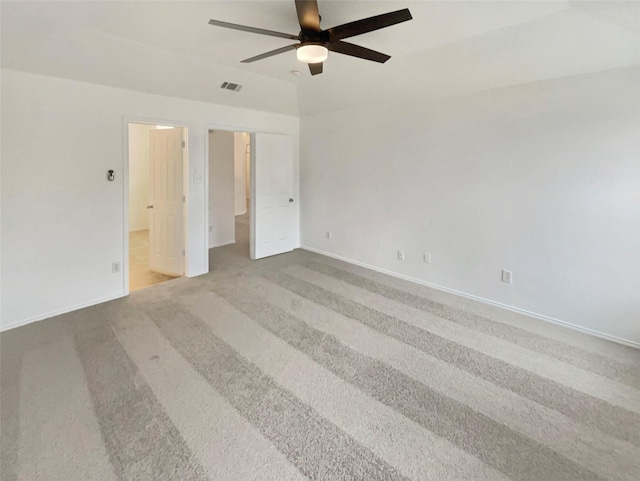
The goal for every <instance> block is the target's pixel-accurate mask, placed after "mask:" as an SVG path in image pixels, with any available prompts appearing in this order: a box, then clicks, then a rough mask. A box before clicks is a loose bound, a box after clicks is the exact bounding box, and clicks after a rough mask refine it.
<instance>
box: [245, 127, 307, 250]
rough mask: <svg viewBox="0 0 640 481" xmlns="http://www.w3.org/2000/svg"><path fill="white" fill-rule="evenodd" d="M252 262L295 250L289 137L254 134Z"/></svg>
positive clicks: (291, 144)
mask: <svg viewBox="0 0 640 481" xmlns="http://www.w3.org/2000/svg"><path fill="white" fill-rule="evenodd" d="M251 161H252V165H251V171H252V172H253V176H252V179H251V183H252V189H253V192H255V195H252V196H251V205H252V208H251V224H252V227H253V228H252V229H251V247H250V251H251V252H250V254H251V258H252V259H260V258H262V257H268V256H272V255H275V254H282V253H283V252H289V251H292V250H293V248H294V237H293V234H294V227H295V225H294V216H293V214H294V205H295V202H297V199H294V198H293V141H292V139H291V137H289V136H286V135H274V134H254V135H253V136H252V139H251Z"/></svg>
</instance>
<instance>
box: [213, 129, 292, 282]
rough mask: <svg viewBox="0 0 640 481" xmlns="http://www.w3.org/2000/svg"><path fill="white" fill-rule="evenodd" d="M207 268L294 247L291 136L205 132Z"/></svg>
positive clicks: (272, 253)
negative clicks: (207, 210) (207, 163)
mask: <svg viewBox="0 0 640 481" xmlns="http://www.w3.org/2000/svg"><path fill="white" fill-rule="evenodd" d="M207 140H208V143H207V145H208V161H209V175H208V179H207V180H208V192H209V199H208V200H209V215H208V221H209V249H210V250H209V270H213V269H214V268H215V267H216V265H226V264H228V263H230V262H231V263H233V262H236V261H240V260H241V258H242V259H252V260H255V259H261V258H263V257H269V256H273V255H278V254H283V253H285V252H290V251H292V250H293V249H294V248H295V238H296V235H295V229H296V226H297V221H296V218H295V215H296V212H297V205H296V199H295V198H294V194H293V193H294V173H293V165H294V162H293V159H294V150H293V149H294V147H293V140H292V138H291V137H290V136H287V135H280V134H267V133H257V132H254V133H251V134H248V133H246V132H237V131H236V132H234V131H227V130H217V129H216V130H209V131H208V139H207Z"/></svg>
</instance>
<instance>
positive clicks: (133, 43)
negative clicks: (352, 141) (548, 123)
mask: <svg viewBox="0 0 640 481" xmlns="http://www.w3.org/2000/svg"><path fill="white" fill-rule="evenodd" d="M319 5H320V12H321V15H322V26H323V28H328V27H331V26H334V25H337V24H341V23H345V22H349V21H353V20H357V19H359V18H363V17H368V16H371V15H376V14H379V13H384V12H388V11H393V10H397V9H400V8H405V7H408V8H409V9H410V10H411V13H412V15H413V17H414V20H412V21H410V22H406V23H403V24H399V25H395V26H393V27H390V28H387V29H384V30H379V31H376V32H372V33H369V34H365V35H362V36H359V37H354V38H351V39H349V41H350V42H353V43H358V44H361V45H363V46H366V47H369V48H373V49H375V50H379V51H382V52H384V53H387V54H389V55H391V56H392V58H391V60H389V61H388V62H387V63H386V64H383V65H381V64H376V63H373V62H367V61H363V60H360V59H356V58H351V57H345V56H342V55H339V54H330V57H329V59H328V60H327V62H326V63H325V69H324V73H323V74H322V75H318V76H315V77H311V76H310V75H309V73H308V71H307V70H306V66H305V65H304V64H301V63H299V62H298V61H297V60H296V57H295V52H293V51H291V52H288V53H285V54H282V55H280V56H277V57H272V58H269V59H265V60H262V61H259V62H256V63H252V64H241V63H240V60H242V59H244V58H247V57H251V56H254V55H257V54H259V53H262V52H266V51H268V50H272V49H275V48H278V47H281V46H284V45H287V44H289V43H292V42H290V41H288V40H285V39H278V38H272V37H265V36H260V35H255V34H251V33H246V32H239V31H234V30H228V29H223V28H219V27H212V26H210V25H208V24H207V22H208V20H209V19H210V18H216V19H219V20H224V21H228V22H233V23H240V24H245V25H251V26H256V27H261V28H266V29H270V30H277V31H283V32H289V33H293V34H297V33H298V30H299V28H298V25H297V18H296V13H295V7H294V4H293V1H292V0H286V1H272V0H265V1H253V2H247V1H230V0H227V1H189V2H185V1H182V2H173V1H138V2H135V1H70V2H59V1H44V2H32V1H19V2H13V1H2V66H3V67H6V68H14V69H18V70H25V71H31V72H35V73H41V74H47V75H54V76H59V77H65V78H74V79H78V80H83V81H88V82H94V83H101V84H105V85H111V86H115V87H123V88H132V89H137V90H144V91H148V92H152V93H158V94H163V95H172V96H183V97H186V98H190V99H194V100H203V101H209V102H215V103H222V104H230V105H237V106H240V107H247V108H256V109H260V110H271V111H275V112H280V113H286V114H294V115H297V114H300V115H309V114H312V113H315V112H325V111H331V110H339V109H343V108H347V107H350V106H355V105H361V104H366V103H371V102H387V101H398V100H400V101H404V100H411V99H412V98H415V97H416V96H420V97H425V96H427V97H441V96H444V95H457V94H462V93H466V92H471V91H476V90H482V89H490V88H496V87H502V86H507V85H514V84H519V83H525V82H533V81H538V80H543V79H549V78H556V77H562V76H567V75H576V74H581V73H588V72H595V71H599V70H606V69H611V68H618V67H625V66H630V65H636V64H639V63H640V2H636V1H633V2H590V1H589V2H573V1H570V2H568V1H566V0H559V1H542V2H533V1H510V2H489V1H466V2H462V1H441V2H433V1H417V2H416V1H403V0H396V1H371V0H369V1H358V2H355V1H354V2H351V1H331V0H320V1H319ZM292 70H300V71H302V75H300V76H297V77H296V76H293V75H292V74H291V71H292ZM224 80H228V81H234V82H239V83H242V84H243V85H244V88H243V90H242V91H241V92H240V93H233V92H228V91H222V90H220V89H219V88H218V86H219V84H220V83H221V82H222V81H224Z"/></svg>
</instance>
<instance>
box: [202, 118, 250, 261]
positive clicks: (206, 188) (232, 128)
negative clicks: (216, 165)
mask: <svg viewBox="0 0 640 481" xmlns="http://www.w3.org/2000/svg"><path fill="white" fill-rule="evenodd" d="M211 130H221V131H223V132H246V133H248V134H249V137H250V142H251V145H253V143H254V138H255V137H254V134H255V133H256V132H257V130H256V129H254V128H249V127H242V126H239V125H221V124H206V125H205V129H204V138H205V143H204V144H205V145H204V159H205V162H204V178H205V182H204V198H205V199H206V204H207V206H206V209H205V214H204V216H205V217H204V221H205V225H206V226H207V228H206V229H205V239H204V243H205V246H206V248H207V255H206V259H207V266H208V269H209V270H210V269H211V266H210V265H209V234H210V233H209V208H210V206H209V132H210V131H211ZM253 150H254V149H253V147H252V148H251V165H250V169H249V185H250V189H249V198H250V200H251V205H250V206H249V250H251V243H252V242H253V233H254V228H255V225H254V221H255V218H254V211H255V209H254V208H253V203H254V202H255V192H256V185H255V178H254V177H253V172H254V170H255V169H254V165H255V157H254V153H253Z"/></svg>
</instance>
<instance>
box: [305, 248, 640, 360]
mask: <svg viewBox="0 0 640 481" xmlns="http://www.w3.org/2000/svg"><path fill="white" fill-rule="evenodd" d="M300 248H301V249H304V250H306V251H310V252H315V253H316V254H320V255H323V256H327V257H331V258H333V259H338V260H340V261H344V262H347V263H349V264H353V265H356V266H360V267H364V268H366V269H370V270H372V271H376V272H380V273H382V274H387V275H389V276H392V277H396V278H398V279H403V280H405V281H410V282H414V283H416V284H420V285H423V286H426V287H431V288H433V289H437V290H439V291H443V292H448V293H449V294H455V295H457V296H461V297H466V298H467V299H472V300H474V301H478V302H482V303H484V304H489V305H491V306H496V307H500V308H502V309H506V310H508V311H512V312H517V313H518V314H524V315H526V316H529V317H533V318H535V319H540V320H541V321H546V322H550V323H552V324H557V325H560V326H563V327H567V328H569V329H573V330H574V331H579V332H583V333H585V334H589V335H591V336H595V337H599V338H602V339H606V340H608V341H612V342H616V343H618V344H623V345H625V346H629V347H634V348H636V349H640V343H638V342H635V341H630V340H629V339H623V338H620V337H616V336H612V335H611V334H607V333H604V332H600V331H596V330H593V329H589V328H587V327H582V326H578V325H576V324H572V323H570V322H567V321H562V320H560V319H555V318H553V317H549V316H545V315H544V314H538V313H536V312H531V311H527V310H526V309H521V308H519V307H514V306H510V305H508V304H502V303H501V302H497V301H492V300H491V299H485V298H484V297H479V296H475V295H473V294H469V293H467V292H462V291H457V290H455V289H450V288H449V287H444V286H440V285H438V284H432V283H430V282H426V281H423V280H420V279H416V278H415V277H410V276H405V275H403V274H398V273H397V272H393V271H389V270H386V269H381V268H380V267H375V266H372V265H369V264H365V263H364V262H359V261H356V260H353V259H349V258H348V257H342V256H339V255H336V254H332V253H330V252H326V251H323V250H320V249H315V248H313V247H308V246H300Z"/></svg>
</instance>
